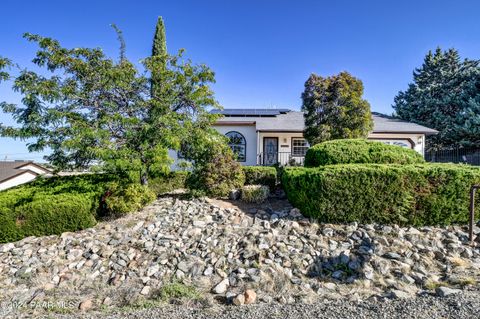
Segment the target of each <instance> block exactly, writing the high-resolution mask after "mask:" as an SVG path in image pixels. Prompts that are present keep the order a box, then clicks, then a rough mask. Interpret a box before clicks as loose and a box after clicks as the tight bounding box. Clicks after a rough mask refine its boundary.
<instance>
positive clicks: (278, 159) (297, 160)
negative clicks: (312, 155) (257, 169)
mask: <svg viewBox="0 0 480 319" xmlns="http://www.w3.org/2000/svg"><path fill="white" fill-rule="evenodd" d="M304 161H305V156H301V155H295V154H293V153H291V152H276V153H260V154H258V155H257V164H258V165H263V166H271V165H275V164H279V165H282V166H303V162H304Z"/></svg>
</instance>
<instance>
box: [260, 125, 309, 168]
mask: <svg viewBox="0 0 480 319" xmlns="http://www.w3.org/2000/svg"><path fill="white" fill-rule="evenodd" d="M258 135H259V143H258V149H257V153H258V154H261V153H263V138H264V137H277V138H278V152H279V158H278V161H279V162H280V163H281V164H282V165H286V164H288V161H289V159H290V158H293V159H295V161H296V162H297V163H303V158H302V157H292V156H291V153H292V137H301V138H303V133H301V132H292V133H280V132H259V133H258ZM258 164H260V163H258Z"/></svg>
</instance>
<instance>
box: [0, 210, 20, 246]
mask: <svg viewBox="0 0 480 319" xmlns="http://www.w3.org/2000/svg"><path fill="white" fill-rule="evenodd" d="M16 221H17V219H16V215H15V214H14V212H13V211H12V210H11V209H9V208H6V207H0V243H8V242H11V241H17V240H20V239H22V238H23V237H24V236H23V235H22V232H21V231H20V229H19V228H18V227H17V224H16Z"/></svg>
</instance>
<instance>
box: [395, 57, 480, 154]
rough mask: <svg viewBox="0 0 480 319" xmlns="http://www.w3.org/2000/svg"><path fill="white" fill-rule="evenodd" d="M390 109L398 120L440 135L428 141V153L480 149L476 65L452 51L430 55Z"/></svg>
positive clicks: (479, 81)
mask: <svg viewBox="0 0 480 319" xmlns="http://www.w3.org/2000/svg"><path fill="white" fill-rule="evenodd" d="M393 108H394V109H395V111H396V115H397V116H398V117H399V118H401V119H404V120H407V121H411V122H415V123H418V124H421V125H425V126H427V127H431V128H434V129H436V130H438V131H439V134H438V135H436V136H429V137H428V139H427V148H428V149H440V148H453V147H458V146H467V147H472V146H474V147H480V135H479V133H480V126H479V125H480V68H479V61H476V60H468V59H465V60H463V61H462V60H461V58H460V55H459V53H458V51H457V50H455V49H449V50H446V51H442V50H441V49H440V48H437V49H436V50H435V52H431V51H429V52H428V53H427V55H426V56H425V58H424V61H423V64H422V66H421V67H420V68H416V69H415V70H414V72H413V83H410V84H409V86H408V89H407V90H406V91H400V92H399V93H398V95H397V96H396V97H395V99H394V105H393Z"/></svg>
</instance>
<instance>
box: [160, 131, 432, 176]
mask: <svg viewBox="0 0 480 319" xmlns="http://www.w3.org/2000/svg"><path fill="white" fill-rule="evenodd" d="M213 127H214V128H215V129H216V130H217V131H218V132H219V133H221V134H223V135H225V134H226V133H228V132H231V131H236V132H239V133H241V134H242V135H243V136H244V137H245V141H246V143H247V146H246V161H245V162H240V164H242V165H248V166H251V165H261V164H262V160H261V157H260V156H259V154H262V153H263V138H264V137H276V138H278V152H279V155H278V161H279V162H280V163H281V164H282V165H286V164H288V162H289V160H291V159H292V158H293V159H295V161H296V162H297V163H299V164H300V163H302V164H303V160H304V158H303V157H292V156H291V153H292V138H293V137H300V138H301V137H303V133H302V132H257V131H256V127H255V125H214V126H213ZM368 139H370V140H378V141H392V142H394V141H399V140H407V141H409V143H410V144H411V145H412V146H413V147H412V148H413V149H414V150H415V151H417V152H418V153H420V154H422V155H424V153H425V135H424V134H413V133H405V134H404V133H397V134H394V133H370V134H369V136H368ZM169 156H170V157H171V158H172V159H174V161H175V162H174V164H173V165H172V169H173V170H175V169H178V166H177V164H178V157H177V152H176V151H173V150H169Z"/></svg>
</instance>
